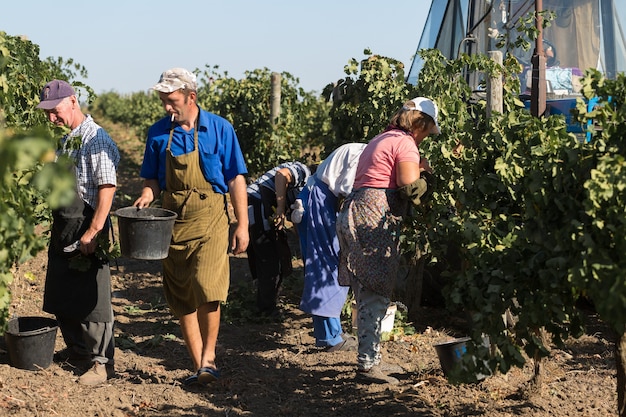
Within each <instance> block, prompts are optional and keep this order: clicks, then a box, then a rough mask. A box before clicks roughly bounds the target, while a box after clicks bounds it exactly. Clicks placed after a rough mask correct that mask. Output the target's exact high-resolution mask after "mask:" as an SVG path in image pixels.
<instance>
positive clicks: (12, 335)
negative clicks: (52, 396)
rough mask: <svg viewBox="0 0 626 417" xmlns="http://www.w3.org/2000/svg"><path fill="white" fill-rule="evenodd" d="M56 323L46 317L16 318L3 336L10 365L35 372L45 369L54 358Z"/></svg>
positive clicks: (9, 324) (11, 321) (10, 321)
mask: <svg viewBox="0 0 626 417" xmlns="http://www.w3.org/2000/svg"><path fill="white" fill-rule="evenodd" d="M57 328H58V323H57V321H56V320H55V319H51V318H47V317H18V318H15V319H11V320H9V322H8V329H7V331H6V333H5V334H4V338H5V341H6V344H7V350H8V352H9V360H10V362H11V365H12V366H14V367H16V368H20V369H27V370H29V371H36V370H38V369H43V368H47V367H48V366H50V364H51V363H52V357H53V356H54V342H55V340H56V336H57Z"/></svg>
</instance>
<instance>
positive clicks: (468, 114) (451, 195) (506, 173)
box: [404, 51, 626, 374]
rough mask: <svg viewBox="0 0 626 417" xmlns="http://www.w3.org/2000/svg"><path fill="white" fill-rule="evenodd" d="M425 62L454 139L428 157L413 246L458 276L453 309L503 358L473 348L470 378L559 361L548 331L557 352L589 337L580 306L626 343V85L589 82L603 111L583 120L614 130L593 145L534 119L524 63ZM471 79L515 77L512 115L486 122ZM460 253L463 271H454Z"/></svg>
mask: <svg viewBox="0 0 626 417" xmlns="http://www.w3.org/2000/svg"><path fill="white" fill-rule="evenodd" d="M422 54H423V56H424V57H425V60H426V63H425V66H424V71H422V72H421V73H420V82H419V85H418V86H417V89H418V90H419V91H420V92H421V93H422V94H423V95H426V96H430V97H433V98H434V99H435V100H436V101H437V103H438V104H439V107H440V119H441V122H440V124H441V125H442V131H443V134H442V135H440V136H438V137H433V138H431V139H429V140H428V141H425V142H424V143H423V144H422V146H421V151H422V153H423V154H424V155H425V156H427V157H428V159H429V161H430V163H431V165H432V166H433V167H434V168H435V173H436V175H437V177H438V186H437V188H436V190H435V191H434V193H433V196H432V201H431V203H430V204H429V205H428V206H427V207H422V208H420V210H419V211H417V212H416V213H417V215H416V216H414V217H413V218H412V219H411V221H410V222H409V225H410V227H409V229H408V230H407V235H406V236H404V240H405V241H406V242H412V243H413V244H416V245H417V246H418V247H419V248H420V249H421V250H422V251H423V252H425V251H427V252H428V253H429V254H430V256H431V261H432V262H434V263H440V264H441V265H442V267H444V268H445V269H446V274H447V278H448V280H449V281H448V286H447V287H446V289H445V295H446V297H447V301H448V303H449V307H450V308H452V309H464V310H466V311H468V312H469V313H470V314H471V317H472V321H473V334H472V337H473V339H474V340H476V341H480V340H482V336H483V335H487V336H489V338H490V341H491V343H492V344H494V345H495V346H496V347H497V350H496V354H495V355H493V356H492V355H491V354H490V352H489V350H488V349H486V348H481V347H480V343H479V344H478V345H477V346H473V347H471V348H469V350H470V352H472V353H475V354H476V355H477V358H479V360H478V361H476V362H475V363H468V364H466V365H467V368H466V369H467V370H468V372H469V373H470V374H471V373H473V372H476V371H477V370H478V371H483V373H487V371H488V372H491V371H493V370H494V369H496V368H498V369H499V370H500V371H502V372H506V371H508V369H509V368H510V367H511V366H521V365H522V364H523V363H524V361H525V356H524V355H523V354H522V352H523V353H525V354H526V357H536V356H545V355H547V353H548V350H547V347H546V346H545V345H544V342H543V341H542V340H541V339H540V338H539V337H537V330H538V329H540V328H545V329H546V330H547V331H548V333H549V335H550V336H551V341H552V342H553V343H555V344H556V345H557V346H561V345H562V343H563V341H564V340H565V339H566V338H567V337H570V336H572V337H578V336H580V335H581V334H582V332H583V330H584V329H583V325H582V320H581V317H580V315H579V311H577V310H576V308H575V302H576V300H577V299H578V297H579V296H580V295H581V294H585V295H587V296H588V297H590V298H591V299H592V301H593V302H594V303H595V305H596V307H597V309H598V312H599V313H600V314H601V316H602V318H603V319H604V320H605V321H606V322H607V323H609V324H610V325H612V326H613V328H615V329H616V330H617V331H619V332H620V333H623V331H624V323H625V320H626V297H625V295H624V294H626V292H625V291H624V289H625V285H626V280H625V279H624V277H625V276H626V274H625V273H624V271H625V270H624V262H623V261H622V260H621V254H622V253H623V250H624V243H625V242H624V236H626V230H625V229H624V222H625V220H624V219H625V218H626V216H624V207H625V206H626V201H625V198H626V195H625V194H624V189H626V182H625V181H624V175H623V173H624V172H625V171H622V169H624V168H623V167H624V154H623V153H624V152H623V149H624V143H623V138H622V134H621V132H624V131H626V130H625V127H626V126H624V123H625V118H624V112H623V110H622V109H623V108H624V106H623V104H624V103H623V97H624V96H625V95H626V94H625V92H626V88H625V83H624V78H623V77H622V76H620V77H618V79H617V80H614V81H611V80H605V79H603V78H602V77H601V76H600V74H599V73H597V72H589V73H587V74H586V77H585V80H584V86H585V94H586V98H591V97H593V96H595V95H598V96H599V97H601V101H600V105H599V106H598V107H596V109H594V110H593V111H592V112H586V106H585V103H583V102H582V100H581V103H580V105H579V113H580V118H581V121H582V120H586V119H589V118H593V119H594V120H595V121H596V124H597V125H599V126H602V130H601V131H599V132H595V134H594V139H593V140H592V141H591V142H590V143H584V142H580V141H579V140H577V138H576V137H575V136H574V135H572V134H569V133H567V131H566V122H565V118H564V117H563V116H550V117H542V118H533V117H532V116H530V114H529V112H528V111H527V110H526V109H524V108H523V106H522V103H520V102H519V100H518V98H517V94H518V93H519V83H518V81H517V79H516V78H515V77H514V74H515V72H516V71H517V70H518V64H517V63H516V62H514V61H512V60H509V59H506V60H505V64H504V66H503V68H496V67H495V66H494V65H493V64H492V63H490V62H488V60H487V59H486V57H467V56H462V57H460V58H459V59H457V60H451V61H448V60H446V59H445V58H443V57H442V56H441V55H440V54H439V52H438V51H423V52H422ZM467 71H478V72H480V73H483V74H484V76H485V77H487V76H489V75H490V74H502V75H503V79H504V103H505V112H504V114H494V115H492V117H491V119H487V118H486V108H485V107H486V103H485V100H484V98H481V96H480V95H477V94H476V93H475V92H472V91H470V89H469V87H468V85H467V84H466V83H465V81H464V77H463V74H465V73H466V72H467ZM609 97H610V99H609ZM459 145H460V146H459ZM620 150H622V151H620ZM450 245H452V246H454V247H455V248H456V249H457V250H458V252H459V253H460V254H461V259H462V261H461V265H456V266H454V265H450V264H448V263H447V262H446V261H447V260H446V259H445V258H446V254H447V253H449V252H448V249H449V246H450ZM506 311H510V312H512V313H513V314H514V315H515V316H516V318H517V321H516V324H515V326H514V327H512V328H505V323H504V322H503V320H502V315H503V314H504V313H505V312H506ZM483 359H484V360H485V361H484V362H483ZM486 367H488V368H489V370H487V369H485V368H486Z"/></svg>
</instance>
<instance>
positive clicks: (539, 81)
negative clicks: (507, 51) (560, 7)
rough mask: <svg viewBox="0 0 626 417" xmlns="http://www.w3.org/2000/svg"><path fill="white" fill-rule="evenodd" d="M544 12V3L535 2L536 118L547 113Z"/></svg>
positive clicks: (533, 103)
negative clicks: (542, 13) (541, 13)
mask: <svg viewBox="0 0 626 417" xmlns="http://www.w3.org/2000/svg"><path fill="white" fill-rule="evenodd" d="M542 10H543V1H542V0H536V1H535V14H536V15H537V22H536V25H537V31H538V34H537V39H536V41H535V52H534V54H533V57H532V61H531V62H532V66H533V70H532V85H531V89H530V113H531V114H532V115H533V116H535V117H539V116H543V114H544V113H545V112H546V56H545V54H544V52H543V19H542V17H541V15H540V14H539V13H540V12H541V11H542Z"/></svg>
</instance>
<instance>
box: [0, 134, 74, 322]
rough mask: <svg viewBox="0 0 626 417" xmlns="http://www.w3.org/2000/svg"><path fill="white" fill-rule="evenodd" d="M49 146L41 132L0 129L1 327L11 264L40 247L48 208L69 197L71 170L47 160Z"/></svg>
mask: <svg viewBox="0 0 626 417" xmlns="http://www.w3.org/2000/svg"><path fill="white" fill-rule="evenodd" d="M52 144H53V141H52V139H51V138H50V137H46V136H45V134H44V132H41V131H40V132H37V133H33V134H28V133H23V134H19V135H14V136H11V137H9V136H6V135H5V134H4V132H2V131H0V181H1V184H0V248H1V249H0V328H4V325H5V324H6V320H7V315H8V307H9V304H10V294H9V285H10V283H11V281H12V267H13V266H14V265H15V264H19V263H21V262H23V261H25V260H27V259H28V258H30V257H32V256H34V255H36V254H37V253H38V252H39V251H40V250H42V249H43V248H44V247H45V245H46V241H45V240H44V238H43V237H42V236H41V235H40V233H38V231H37V230H36V227H37V226H38V225H45V224H46V222H47V221H48V218H49V208H50V207H51V206H52V207H56V206H58V205H59V204H63V203H64V202H65V201H66V200H67V199H68V198H72V196H73V194H72V191H71V190H72V189H73V185H74V176H73V175H72V174H71V171H69V170H67V169H66V168H65V167H64V166H63V165H62V164H54V163H49V158H50V155H51V153H52V155H53V154H54V147H53V145H52ZM46 162H48V163H46Z"/></svg>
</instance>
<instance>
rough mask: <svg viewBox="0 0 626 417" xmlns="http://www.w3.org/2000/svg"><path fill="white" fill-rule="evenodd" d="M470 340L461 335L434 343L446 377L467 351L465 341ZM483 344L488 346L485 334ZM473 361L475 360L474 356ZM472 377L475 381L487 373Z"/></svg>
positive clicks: (483, 377) (480, 379)
mask: <svg viewBox="0 0 626 417" xmlns="http://www.w3.org/2000/svg"><path fill="white" fill-rule="evenodd" d="M470 340H472V339H471V338H470V337H461V338H458V339H453V340H450V341H448V342H444V343H438V344H436V345H434V347H435V351H436V352H437V357H438V358H439V363H440V364H441V369H442V370H443V374H444V375H445V376H446V377H449V376H450V373H451V371H452V370H453V369H454V368H456V367H457V366H459V364H460V363H461V357H462V356H463V355H465V354H466V353H467V345H466V343H467V342H469V341H470ZM483 344H484V346H489V338H487V337H486V336H485V337H483ZM474 361H476V359H475V358H474ZM474 363H475V362H474ZM474 377H475V378H476V380H477V381H482V380H483V379H485V378H486V377H487V375H483V374H476V375H474Z"/></svg>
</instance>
